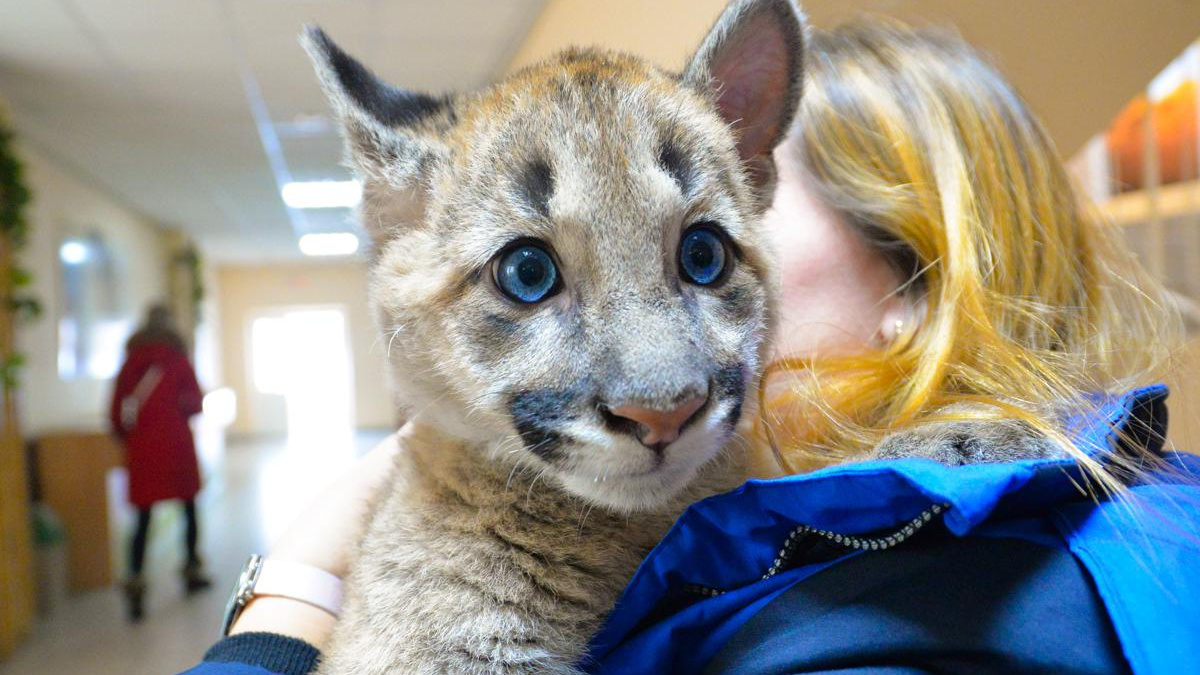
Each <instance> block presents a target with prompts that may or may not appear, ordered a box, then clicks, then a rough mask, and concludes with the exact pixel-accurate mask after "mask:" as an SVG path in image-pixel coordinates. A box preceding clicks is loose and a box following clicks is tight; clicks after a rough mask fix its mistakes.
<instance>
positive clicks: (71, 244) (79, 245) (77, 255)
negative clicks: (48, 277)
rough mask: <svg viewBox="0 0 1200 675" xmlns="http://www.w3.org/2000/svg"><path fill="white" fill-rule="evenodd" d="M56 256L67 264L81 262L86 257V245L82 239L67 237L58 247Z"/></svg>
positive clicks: (85, 260) (85, 259)
mask: <svg viewBox="0 0 1200 675" xmlns="http://www.w3.org/2000/svg"><path fill="white" fill-rule="evenodd" d="M58 257H59V259H60V260H62V261H63V262H64V263H66V264H68V265H80V264H83V263H85V262H87V259H88V246H87V244H85V243H83V242H82V241H77V240H75V239H68V240H66V241H64V242H63V243H62V246H59V247H58Z"/></svg>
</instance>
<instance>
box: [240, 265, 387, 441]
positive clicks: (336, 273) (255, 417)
mask: <svg viewBox="0 0 1200 675" xmlns="http://www.w3.org/2000/svg"><path fill="white" fill-rule="evenodd" d="M216 284H217V289H216V293H217V302H218V304H219V306H220V328H219V331H220V333H219V341H218V345H219V347H220V352H221V362H222V365H221V370H222V373H223V378H222V379H223V383H224V384H225V385H226V386H228V387H231V388H233V390H234V391H235V392H236V393H237V398H238V417H237V420H236V421H235V422H234V424H233V426H232V427H230V432H232V433H235V434H257V433H263V432H264V431H268V430H267V429H265V428H264V424H265V422H263V419H265V418H266V414H265V413H263V412H259V413H257V414H256V411H255V409H254V403H253V398H252V397H251V396H249V395H248V393H249V391H248V379H249V378H248V375H247V366H248V364H249V359H248V356H249V355H248V354H247V346H248V345H247V338H248V328H247V324H248V321H249V320H250V319H251V317H253V316H254V314H255V312H256V310H259V309H268V308H278V307H282V306H287V305H341V306H343V307H344V308H345V310H346V321H347V328H348V330H349V332H350V349H351V351H352V352H353V357H354V398H355V402H354V411H355V423H356V425H357V426H358V427H359V428H380V429H382V428H390V427H392V426H393V425H394V423H395V414H394V410H393V406H392V405H391V399H390V396H389V395H388V390H387V386H386V377H385V374H384V373H385V369H384V368H383V358H384V357H383V348H382V344H381V342H380V341H379V340H378V339H377V337H376V331H375V322H374V320H373V318H372V317H371V316H370V314H369V312H368V311H367V304H366V298H367V278H366V271H365V269H364V268H363V264H362V263H361V262H358V261H353V262H339V263H309V264H290V265H289V264H280V265H258V266H240V265H229V266H222V267H219V268H218V269H217V273H216Z"/></svg>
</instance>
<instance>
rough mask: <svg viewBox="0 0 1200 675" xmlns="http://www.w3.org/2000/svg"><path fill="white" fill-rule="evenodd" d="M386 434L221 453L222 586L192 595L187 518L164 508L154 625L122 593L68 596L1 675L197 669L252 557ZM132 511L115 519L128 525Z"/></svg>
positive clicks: (209, 532)
mask: <svg viewBox="0 0 1200 675" xmlns="http://www.w3.org/2000/svg"><path fill="white" fill-rule="evenodd" d="M383 437H384V434H383V433H382V432H380V433H375V432H362V433H358V434H357V435H348V434H347V435H342V436H340V437H336V438H327V439H321V440H317V439H311V438H310V439H308V440H307V441H306V442H297V441H295V440H292V441H289V440H285V439H275V440H258V441H242V442H231V443H230V444H229V445H228V447H227V448H226V450H225V451H224V452H219V451H218V452H216V453H209V454H210V455H213V456H216V457H217V460H216V461H215V462H213V463H212V465H211V467H210V470H209V478H208V480H207V482H206V485H205V488H204V490H203V492H202V493H201V496H200V499H199V504H200V514H201V521H200V525H201V550H202V554H203V555H204V558H205V562H206V564H207V566H208V568H209V573H210V575H211V576H212V578H213V581H214V585H213V589H212V590H211V591H208V592H206V593H203V594H200V595H197V596H193V597H190V598H189V597H186V596H185V595H184V593H183V588H182V583H181V581H180V579H179V569H180V567H181V566H182V562H183V557H184V556H183V552H182V534H183V532H182V518H181V517H180V515H179V513H178V511H179V509H178V508H177V507H174V506H164V507H160V508H159V509H158V511H160V512H156V513H155V515H154V521H153V524H152V526H151V535H150V536H151V544H150V547H149V552H148V555H147V564H146V574H147V577H148V583H149V588H150V590H149V595H148V599H147V607H146V619H145V621H143V622H142V623H141V624H137V625H133V624H130V623H128V622H127V621H126V620H125V615H124V607H123V605H122V602H121V596H120V595H119V593H118V592H117V590H116V589H106V590H103V591H94V592H89V593H83V594H78V595H75V596H72V597H70V598H68V599H67V600H66V601H65V602H64V603H63V605H62V606H61V607H57V608H56V609H55V611H54V612H53V614H52V615H51V616H47V617H44V618H42V619H41V620H40V621H39V622H38V624H37V626H36V628H35V629H34V634H33V636H32V637H31V639H30V640H29V641H27V642H26V643H25V644H24V645H22V646H21V647H20V648H18V650H17V652H16V654H14V655H13V657H12V658H11V659H10V660H8V661H6V662H4V663H0V675H51V674H53V675H59V674H62V673H88V674H89V675H108V674H111V675H171V674H173V673H178V672H180V671H183V670H186V669H187V668H189V667H191V666H193V665H195V664H196V663H197V662H199V660H200V658H201V656H202V655H203V654H204V651H205V650H206V649H207V648H208V647H209V646H210V645H211V644H212V643H213V642H214V641H215V640H216V639H217V633H218V631H219V626H220V621H221V615H222V612H223V610H224V605H225V600H226V598H227V597H228V595H229V591H230V590H231V589H232V588H233V585H234V582H235V581H236V579H237V576H238V573H239V572H240V570H241V567H242V564H243V563H244V562H245V559H246V557H247V556H248V555H249V554H251V553H255V552H263V551H266V550H268V549H269V545H270V542H271V541H272V540H273V539H274V538H275V537H277V536H278V535H279V534H280V533H281V531H282V529H283V528H284V527H286V526H287V524H288V523H289V522H290V521H291V519H292V518H293V517H294V516H295V514H296V513H297V512H298V511H299V510H300V509H301V508H302V507H303V506H304V505H305V504H306V503H307V502H308V500H309V499H311V498H312V496H313V495H315V494H316V493H317V492H318V491H319V490H320V489H321V488H322V487H324V485H325V484H326V483H328V482H329V480H331V478H332V477H335V476H336V475H337V474H338V473H340V472H341V471H342V470H343V469H344V468H345V467H346V466H347V465H348V464H349V463H351V462H352V461H353V459H354V458H355V457H357V456H359V455H361V454H362V453H364V452H366V451H367V450H369V449H370V448H371V447H373V446H374V445H375V444H376V443H378V442H379V441H380V440H382V439H383ZM131 515H132V514H130V513H129V512H128V511H127V510H125V509H118V511H117V512H116V514H115V517H116V518H117V519H118V520H119V521H120V522H121V524H122V527H125V528H128V527H130V526H131V525H132V523H130V517H131Z"/></svg>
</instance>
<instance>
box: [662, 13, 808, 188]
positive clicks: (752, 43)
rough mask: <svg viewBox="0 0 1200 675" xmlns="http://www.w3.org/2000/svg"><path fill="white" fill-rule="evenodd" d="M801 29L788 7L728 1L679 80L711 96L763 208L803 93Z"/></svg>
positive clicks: (801, 19) (801, 22)
mask: <svg viewBox="0 0 1200 675" xmlns="http://www.w3.org/2000/svg"><path fill="white" fill-rule="evenodd" d="M805 26H806V23H805V19H804V14H803V12H802V11H801V10H800V8H799V7H798V6H797V5H796V3H795V2H793V0H734V1H733V2H731V3H730V4H729V6H728V7H726V8H725V11H724V12H723V13H722V14H721V17H720V18H719V19H717V22H716V24H715V25H714V26H713V27H712V29H711V30H710V31H709V32H708V36H707V37H705V38H704V42H703V43H701V45H700V48H699V49H698V50H696V54H695V55H694V56H692V59H691V61H690V62H689V63H688V65H687V68H686V69H685V70H684V73H683V75H684V80H685V81H686V82H688V83H689V84H692V85H693V86H696V87H698V88H700V89H702V90H704V91H705V92H707V93H709V95H710V96H712V97H713V99H714V100H715V101H716V104H717V109H718V110H719V111H720V113H721V116H722V117H724V118H725V120H726V121H728V122H729V123H730V125H731V126H732V127H733V129H734V131H735V132H736V133H737V137H738V143H737V146H738V154H740V155H741V158H742V161H743V162H744V163H745V165H746V167H747V169H748V170H749V171H750V175H751V178H752V180H753V181H754V184H755V187H756V188H757V189H758V190H759V196H760V198H761V201H763V202H766V203H769V201H770V194H771V188H772V186H773V183H774V175H775V166H774V163H773V162H772V160H771V151H772V150H774V149H775V146H776V145H778V144H779V142H780V141H781V140H783V137H784V136H785V135H786V134H787V130H788V127H789V126H790V125H791V122H792V118H793V116H794V115H795V113H796V107H797V105H798V104H799V101H800V92H801V90H802V89H803V84H804V69H803V56H804V55H803V52H804V32H805ZM766 203H764V204H763V206H764V208H765V206H766Z"/></svg>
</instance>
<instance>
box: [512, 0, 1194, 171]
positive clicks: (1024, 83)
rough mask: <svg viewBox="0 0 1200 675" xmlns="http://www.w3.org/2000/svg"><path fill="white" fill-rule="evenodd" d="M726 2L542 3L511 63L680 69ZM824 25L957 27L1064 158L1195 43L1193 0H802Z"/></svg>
mask: <svg viewBox="0 0 1200 675" xmlns="http://www.w3.org/2000/svg"><path fill="white" fill-rule="evenodd" d="M726 3H727V0H653V1H647V0H604V1H601V0H547V2H546V6H545V8H544V9H543V10H542V13H541V15H540V16H539V17H538V19H537V20H536V21H535V22H534V24H533V27H532V28H531V29H530V31H529V35H528V36H527V37H526V39H525V41H524V43H523V44H522V45H521V47H520V48H519V49H518V50H517V54H516V57H515V58H514V59H513V62H512V64H511V68H517V67H520V66H524V65H528V64H530V63H533V62H534V61H537V60H539V59H541V58H544V57H546V56H549V55H550V54H552V53H553V52H555V51H557V50H559V49H562V48H563V47H567V46H570V45H603V46H606V47H610V48H614V49H620V50H622V51H628V52H632V53H634V54H639V55H641V56H644V57H646V58H649V59H650V60H651V61H653V62H654V63H655V64H657V65H659V66H661V67H665V68H670V69H673V70H678V69H679V68H681V67H682V66H683V64H684V62H685V60H686V58H687V57H688V56H689V55H690V54H691V52H692V50H694V49H695V48H696V46H697V45H698V44H699V43H700V40H701V39H702V38H703V37H704V34H705V32H706V30H707V29H708V27H709V25H711V24H712V22H713V20H715V19H716V17H717V16H718V15H719V14H720V12H721V10H722V9H723V8H724V7H725V5H726ZM800 4H801V5H802V6H803V7H804V10H805V11H806V12H807V13H808V16H809V19H810V23H811V24H812V25H813V26H816V27H818V28H832V27H834V26H836V25H838V24H841V23H844V22H845V21H847V20H850V19H853V18H856V17H857V16H858V15H860V14H861V13H864V12H866V13H875V14H884V15H889V16H894V17H898V18H900V19H903V20H905V21H908V22H910V23H914V24H917V25H928V24H933V25H937V26H952V27H955V28H956V29H957V30H958V31H959V32H960V33H961V34H962V35H963V37H965V38H966V39H967V41H969V42H970V43H971V44H973V45H975V46H976V47H978V48H980V49H983V50H984V51H985V52H987V53H988V54H989V55H990V56H991V57H993V59H994V60H995V61H996V62H997V64H998V65H999V66H1000V68H1001V70H1002V71H1003V73H1004V74H1005V76H1006V77H1007V78H1008V79H1009V80H1011V81H1012V82H1013V84H1014V85H1016V88H1017V90H1018V91H1020V92H1021V94H1022V95H1023V96H1024V97H1025V98H1026V100H1028V101H1029V103H1030V105H1031V106H1032V108H1033V109H1034V111H1035V112H1037V114H1038V115H1039V116H1040V117H1041V118H1042V121H1043V122H1044V123H1045V124H1046V126H1047V128H1048V129H1049V130H1050V135H1051V136H1053V137H1054V139H1055V141H1056V142H1057V143H1058V147H1059V148H1060V149H1061V150H1063V151H1064V152H1065V153H1067V154H1071V153H1073V152H1074V151H1075V150H1076V149H1077V148H1079V147H1081V146H1082V145H1083V144H1084V143H1085V142H1086V141H1087V139H1088V138H1089V137H1091V135H1092V134H1094V133H1096V132H1097V131H1099V130H1101V129H1103V128H1104V127H1106V126H1107V125H1108V123H1109V122H1110V121H1111V120H1112V118H1113V116H1115V115H1116V114H1117V112H1119V111H1120V109H1121V108H1122V106H1124V105H1125V103H1126V102H1128V101H1129V99H1131V98H1133V97H1134V96H1135V95H1137V94H1138V93H1139V92H1141V91H1142V90H1143V89H1144V88H1145V87H1146V84H1147V83H1148V82H1149V81H1150V79H1151V78H1153V77H1154V76H1155V75H1156V74H1157V73H1158V72H1159V70H1161V69H1162V68H1163V67H1164V66H1166V65H1167V63H1169V62H1170V61H1171V59H1173V58H1175V57H1176V56H1178V54H1179V53H1180V52H1181V51H1182V50H1183V49H1184V47H1186V46H1187V45H1188V44H1190V43H1191V42H1192V41H1193V40H1195V39H1196V33H1197V31H1198V30H1200V2H1195V0H1141V1H1140V2H1137V3H1133V2H1129V0H1087V1H1086V2H1084V1H1078V2H1067V1H1064V2H1025V3H1021V4H1020V11H1014V10H1012V9H1010V3H1004V2H964V1H963V0H800Z"/></svg>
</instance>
